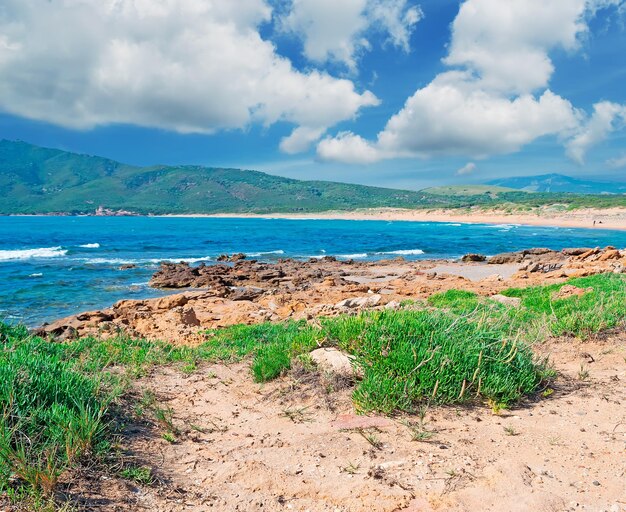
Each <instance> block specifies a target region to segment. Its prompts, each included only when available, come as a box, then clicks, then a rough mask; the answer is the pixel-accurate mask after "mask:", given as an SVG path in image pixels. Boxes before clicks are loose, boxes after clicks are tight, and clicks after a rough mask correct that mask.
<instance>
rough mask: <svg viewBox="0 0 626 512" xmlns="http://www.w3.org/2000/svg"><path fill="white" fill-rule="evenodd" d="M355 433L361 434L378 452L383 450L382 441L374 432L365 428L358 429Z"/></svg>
mask: <svg viewBox="0 0 626 512" xmlns="http://www.w3.org/2000/svg"><path fill="white" fill-rule="evenodd" d="M355 432H356V433H357V434H359V435H360V436H361V437H362V438H363V439H365V440H366V441H367V442H368V443H369V444H370V445H371V446H372V447H373V448H374V449H376V450H382V449H383V443H382V441H381V440H380V439H378V437H377V436H376V434H375V433H374V432H371V431H369V430H366V429H363V428H358V429H356V430H355Z"/></svg>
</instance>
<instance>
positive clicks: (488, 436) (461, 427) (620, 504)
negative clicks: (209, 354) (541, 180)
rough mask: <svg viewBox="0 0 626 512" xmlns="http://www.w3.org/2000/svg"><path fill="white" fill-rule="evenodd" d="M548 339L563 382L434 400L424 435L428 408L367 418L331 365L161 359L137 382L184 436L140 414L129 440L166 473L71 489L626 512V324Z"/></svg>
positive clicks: (122, 498)
mask: <svg viewBox="0 0 626 512" xmlns="http://www.w3.org/2000/svg"><path fill="white" fill-rule="evenodd" d="M536 348H537V352H538V353H541V354H545V353H552V354H553V355H552V360H553V363H554V365H555V367H556V369H557V370H558V371H559V373H560V376H559V378H558V380H557V382H556V383H555V384H554V385H553V388H554V393H552V394H551V395H550V396H549V397H547V398H542V399H540V400H538V401H536V402H531V403H526V404H524V405H523V406H521V407H520V408H518V409H515V410H511V411H505V412H502V413H501V414H499V415H495V414H493V413H492V411H491V410H490V409H488V408H486V407H484V406H474V407H468V408H435V407H433V408H430V409H428V410H427V411H426V412H425V415H424V417H423V419H422V420H421V421H422V426H423V429H424V430H426V431H428V432H430V433H431V434H432V437H430V438H428V439H425V440H424V441H415V440H412V439H411V430H410V429H409V428H408V427H407V426H406V425H405V423H406V422H407V421H409V422H413V423H417V424H419V423H420V418H419V417H402V418H393V419H389V418H371V417H370V418H367V417H362V416H355V414H354V411H353V409H352V405H351V401H350V393H351V387H349V386H350V384H347V385H348V387H344V388H343V389H339V388H341V386H340V385H339V384H338V383H337V382H336V381H335V382H334V387H335V388H336V389H339V390H338V391H329V383H331V382H333V381H331V380H329V377H327V376H320V375H317V376H316V375H315V374H313V376H312V375H311V373H308V374H307V373H304V372H302V371H300V372H298V371H295V372H294V373H292V374H291V375H288V376H285V377H283V378H281V379H279V380H277V381H274V382H272V383H269V384H266V385H259V384H255V383H254V382H253V381H252V379H251V375H250V372H249V368H248V365H247V364H246V363H241V364H237V365H232V366H224V365H213V366H207V367H203V368H201V369H199V370H198V372H197V373H195V374H194V375H191V376H183V375H182V374H181V373H180V372H179V371H177V370H175V369H173V368H166V369H160V370H158V371H157V372H156V373H155V374H153V375H151V376H149V377H148V378H144V379H143V380H141V381H140V382H139V383H138V384H137V388H138V391H137V392H138V393H140V392H142V391H143V390H146V389H148V390H151V391H153V392H154V393H155V394H156V397H157V400H158V401H159V402H160V403H161V406H162V407H169V408H171V411H172V412H173V418H174V423H175V425H176V426H177V428H178V429H180V432H181V433H180V434H179V435H178V440H177V442H176V443H175V444H171V443H169V442H167V441H166V440H164V439H162V438H161V437H160V431H159V429H158V428H157V427H152V428H149V427H146V426H145V425H143V426H142V425H141V424H138V425H136V427H135V428H136V432H135V434H133V435H132V436H131V437H130V438H128V439H126V441H125V444H126V446H127V448H128V450H129V453H130V454H131V456H136V457H137V460H138V461H140V462H142V463H146V464H149V465H150V466H151V467H152V468H154V470H155V472H156V473H157V475H158V477H159V479H160V483H159V484H157V485H155V486H153V487H148V486H138V485H134V484H131V483H129V482H127V481H123V480H120V479H116V478H110V477H101V478H99V479H97V480H91V481H84V482H79V483H75V484H73V488H72V494H73V495H74V497H80V500H81V501H82V502H83V504H84V505H85V506H87V507H91V508H89V510H101V511H127V510H152V511H155V512H157V511H158V512H161V511H163V512H174V511H176V512H179V511H181V512H182V511H190V512H196V511H197V512H200V511H208V510H217V511H255V510H258V511H287V510H292V511H312V512H317V511H320V512H324V511H329V512H330V511H333V512H348V511H350V512H366V511H367V512H370V511H381V512H394V511H407V512H408V511H411V512H417V511H468V512H469V511H478V510H481V511H520V512H522V511H523V512H526V511H578V510H586V511H598V512H599V511H607V512H619V511H625V510H626V451H625V448H626V444H625V443H626V387H625V386H624V382H625V380H626V365H625V361H626V359H625V356H626V333H624V332H622V333H617V334H613V335H610V336H607V337H606V338H604V339H598V340H595V341H588V342H580V341H578V340H574V339H568V338H564V339H558V340H554V341H552V342H550V343H549V344H545V345H542V346H539V347H536ZM359 427H361V429H360V430H359ZM132 428H133V427H132V425H131V430H132ZM368 435H373V436H375V443H380V444H379V445H377V446H373V445H372V444H371V443H370V442H369V441H368V440H367V439H366V437H367V436H368Z"/></svg>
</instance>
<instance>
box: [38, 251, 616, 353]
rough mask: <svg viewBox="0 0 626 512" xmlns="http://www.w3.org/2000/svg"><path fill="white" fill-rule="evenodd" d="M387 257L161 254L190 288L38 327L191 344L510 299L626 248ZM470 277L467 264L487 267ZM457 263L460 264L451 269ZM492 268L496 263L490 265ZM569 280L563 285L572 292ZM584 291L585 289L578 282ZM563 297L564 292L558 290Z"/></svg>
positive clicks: (65, 334) (173, 280)
mask: <svg viewBox="0 0 626 512" xmlns="http://www.w3.org/2000/svg"><path fill="white" fill-rule="evenodd" d="M494 261H503V262H507V263H509V264H510V263H511V262H514V263H513V264H514V266H516V267H517V272H516V273H514V274H513V275H511V274H510V273H507V274H505V275H503V274H499V273H497V272H498V271H499V270H501V268H498V267H497V266H495V265H492V264H493V263H494ZM442 263H443V262H433V261H413V262H408V261H400V260H387V261H376V262H356V261H352V262H342V261H337V260H336V259H334V258H322V259H314V260H312V261H308V262H303V261H295V260H290V259H285V260H279V261H278V262H276V263H261V262H257V261H254V260H245V259H244V260H242V259H238V261H234V262H233V261H227V262H224V263H220V264H217V265H203V264H200V265H198V266H191V265H189V264H187V263H176V264H174V263H163V264H162V265H161V268H160V269H159V271H158V272H156V273H155V274H154V276H153V278H152V281H151V284H152V285H153V286H156V287H163V288H171V289H181V288H199V289H197V290H189V289H188V290H185V291H183V292H182V293H177V294H173V295H168V296H165V297H160V298H156V299H145V300H122V301H119V302H117V303H116V304H114V305H113V306H112V307H110V308H108V309H104V310H102V311H90V312H86V313H81V314H79V315H73V316H70V317H67V318H64V319H61V320H58V321H56V322H54V323H51V324H48V325H44V326H42V327H41V328H40V329H39V331H38V332H39V333H40V334H42V335H44V336H51V337H55V338H59V339H65V338H72V337H77V336H84V335H100V336H110V335H116V334H118V333H120V332H123V333H126V334H129V335H132V336H142V337H147V338H152V339H165V340H168V341H172V342H179V343H185V344H195V343H201V342H203V341H205V340H206V338H205V336H204V335H203V334H202V332H203V331H204V330H206V329H215V328H220V327H225V326H229V325H234V324H253V323H260V322H267V321H273V322H275V321H281V320H286V319H294V320H308V321H313V322H314V321H316V320H315V319H316V318H317V317H320V316H333V315H339V314H356V313H357V312H359V311H362V310H367V309H398V308H399V307H401V304H402V303H403V301H406V300H407V299H408V300H411V301H413V300H416V299H425V298H427V297H429V296H430V295H431V294H433V293H437V292H442V291H446V290H450V289H466V290H473V291H475V292H477V293H479V294H481V295H485V296H489V297H491V298H492V299H493V300H495V301H497V302H501V303H503V304H506V305H508V306H512V307H515V306H518V305H519V299H515V298H511V297H504V296H501V295H498V293H499V292H501V291H502V290H504V289H506V288H509V287H512V286H513V287H514V286H531V285H539V284H545V283H558V282H561V281H563V280H565V279H567V278H568V277H579V276H586V275H592V274H597V273H600V272H615V273H619V272H624V271H625V269H626V251H619V250H618V249H615V248H614V247H607V248H604V249H600V248H593V249H568V250H567V251H552V250H550V249H531V250H527V251H520V252H516V253H506V254H501V255H497V256H495V257H493V258H491V259H490V261H489V264H488V263H481V262H476V261H472V262H471V263H469V264H467V263H465V264H464V263H450V262H446V265H445V268H447V271H446V272H439V271H436V270H433V269H441V268H442ZM485 269H487V270H488V271H487V272H486V273H485V275H486V276H487V277H484V278H482V279H480V280H476V281H472V280H469V279H467V278H466V277H465V276H464V275H463V273H465V272H469V271H472V272H474V273H475V272H476V271H480V272H484V270H485ZM452 270H456V271H457V273H458V274H460V275H455V274H454V273H447V272H452ZM489 271H493V273H490V272H489ZM567 290H568V288H567V287H563V288H562V293H563V294H566V293H570V292H568V291H567ZM576 293H578V292H576ZM559 297H560V296H559Z"/></svg>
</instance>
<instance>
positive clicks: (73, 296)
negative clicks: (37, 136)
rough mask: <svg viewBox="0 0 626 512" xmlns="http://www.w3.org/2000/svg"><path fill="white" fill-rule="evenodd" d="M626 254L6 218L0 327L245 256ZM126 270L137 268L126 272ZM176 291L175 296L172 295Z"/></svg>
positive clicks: (600, 240) (371, 230)
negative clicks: (181, 265)
mask: <svg viewBox="0 0 626 512" xmlns="http://www.w3.org/2000/svg"><path fill="white" fill-rule="evenodd" d="M606 245H614V246H617V247H620V248H624V247H626V231H608V230H606V231H605V230H589V229H570V228H556V227H537V226H519V225H513V224H499V225H487V224H459V223H436V222H387V221H370V220H368V221H343V220H300V219H298V220H289V219H225V218H172V217H0V319H1V320H4V321H8V322H11V323H17V322H22V323H25V324H26V325H28V326H36V325H40V324H41V323H43V322H44V321H51V320H54V319H56V318H60V317H63V316H66V315H69V314H73V313H77V312H80V311H85V310H89V309H98V308H102V307H106V306H109V305H111V304H112V303H114V302H115V301H117V300H120V299H124V298H147V297H156V296H159V295H163V294H165V293H168V292H164V291H159V290H154V289H151V288H150V287H148V281H149V279H150V276H151V275H152V274H153V273H154V272H155V271H156V270H157V269H158V266H159V262H160V261H164V260H169V261H181V260H185V261H188V262H192V263H198V262H201V261H203V262H206V263H207V264H210V263H212V262H215V259H216V257H217V256H218V255H220V254H223V253H234V252H243V253H246V254H247V255H248V256H249V257H254V258H256V259H259V260H267V261H272V260H276V259H278V258H287V257H290V258H300V259H308V258H311V257H322V256H326V255H334V256H336V257H338V258H343V259H348V258H353V259H355V260H375V259H386V258H393V257H398V256H402V257H404V258H406V259H430V258H447V259H455V258H458V257H460V256H462V255H463V254H465V253H468V252H477V253H482V254H487V255H491V254H496V253H499V252H504V251H515V250H521V249H527V248H531V247H549V248H552V249H562V248H564V247H580V246H589V247H594V246H606ZM124 264H134V265H136V267H135V268H132V269H128V270H120V266H121V265H124ZM170 293H171V292H170Z"/></svg>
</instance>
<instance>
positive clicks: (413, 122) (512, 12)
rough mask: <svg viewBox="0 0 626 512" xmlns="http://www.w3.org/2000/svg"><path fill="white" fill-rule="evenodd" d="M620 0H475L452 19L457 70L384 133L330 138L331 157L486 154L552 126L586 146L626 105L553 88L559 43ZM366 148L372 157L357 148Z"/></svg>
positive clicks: (324, 149)
mask: <svg viewBox="0 0 626 512" xmlns="http://www.w3.org/2000/svg"><path fill="white" fill-rule="evenodd" d="M622 3H623V2H621V1H618V0H551V1H549V2H546V1H544V0H510V1H507V2H502V1H501V0H467V1H465V2H464V3H463V4H462V5H461V8H460V10H459V13H458V15H457V17H456V18H455V20H454V22H453V24H452V37H451V42H450V46H449V53H448V55H447V57H446V58H445V59H444V63H445V64H446V65H447V66H449V68H450V69H449V70H448V71H445V72H443V73H441V74H439V75H437V76H436V77H435V78H434V79H433V80H432V81H431V82H430V83H429V84H428V85H426V86H425V87H423V88H420V89H418V90H417V91H416V92H415V93H414V94H413V95H412V96H411V97H410V98H408V99H407V101H406V103H405V105H404V107H403V108H402V109H401V110H400V111H399V112H398V113H396V114H395V115H394V116H392V117H391V118H390V119H389V121H388V122H387V124H386V126H385V128H384V129H383V130H382V131H381V132H380V133H379V134H378V136H377V138H376V139H375V140H372V141H369V140H365V139H363V138H362V137H360V136H359V135H356V134H354V133H351V132H345V131H344V132H342V133H340V134H339V135H338V136H336V137H327V138H325V139H324V140H322V141H321V142H320V143H319V145H318V147H317V153H318V156H319V157H320V158H321V159H322V160H334V161H340V162H345V163H350V162H353V163H365V162H367V163H372V162H376V161H379V160H383V159H388V158H398V157H406V156H410V157H431V156H438V155H463V156H469V157H471V158H486V157H488V156H491V155H498V154H507V153H512V152H516V151H519V150H520V149H521V148H522V147H523V146H525V145H526V144H529V143H530V142H532V141H534V140H536V139H537V138H540V137H544V136H557V137H558V138H560V139H561V140H563V141H566V145H567V153H568V155H570V157H571V158H573V159H574V160H576V161H577V162H582V161H583V159H584V154H585V152H586V151H587V150H588V149H589V147H591V146H592V145H593V144H595V143H597V142H599V141H600V140H602V139H603V138H605V137H606V136H607V135H608V134H609V133H610V131H611V130H612V129H614V128H615V127H616V123H615V122H614V121H615V120H617V119H618V118H623V109H624V107H623V106H620V105H616V104H609V103H598V104H596V105H595V108H594V114H593V115H592V116H591V117H590V118H588V119H587V117H586V114H585V113H584V112H582V111H580V110H578V109H576V108H575V107H574V106H573V105H572V104H571V103H570V102H569V101H568V100H567V99H565V98H562V97H561V96H559V95H557V94H555V93H554V92H552V91H551V90H550V89H549V88H548V84H549V80H550V77H551V76H552V73H553V72H554V66H553V63H552V61H551V59H550V57H549V53H550V51H552V50H554V49H557V48H561V49H564V50H566V51H575V50H576V49H577V48H578V47H579V44H580V42H579V41H580V38H581V36H582V35H584V34H585V33H586V32H587V30H588V26H587V23H586V20H587V18H588V17H589V16H591V15H592V14H594V13H595V11H597V10H598V9H600V8H605V7H608V6H619V5H621V4H622ZM356 148H361V149H362V151H363V152H364V153H365V155H366V156H365V157H363V156H360V155H356V153H357V152H356Z"/></svg>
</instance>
